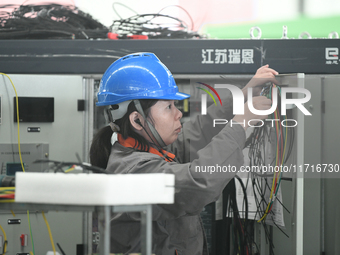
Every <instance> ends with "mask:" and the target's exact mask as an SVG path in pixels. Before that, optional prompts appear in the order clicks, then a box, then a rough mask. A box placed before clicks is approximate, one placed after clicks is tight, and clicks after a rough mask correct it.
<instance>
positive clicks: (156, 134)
mask: <svg viewBox="0 0 340 255" xmlns="http://www.w3.org/2000/svg"><path fill="white" fill-rule="evenodd" d="M133 103H134V104H135V107H136V109H137V111H138V112H139V113H140V114H141V115H142V116H143V118H144V119H145V121H146V123H147V124H148V127H149V129H150V131H151V133H152V135H153V137H154V138H155V139H156V141H157V143H158V144H159V145H160V146H161V147H162V148H163V147H166V144H165V143H164V141H163V139H162V137H161V136H160V135H159V133H158V132H157V130H156V128H155V127H154V126H153V125H152V123H151V122H150V121H149V120H148V119H147V118H146V116H145V113H144V111H143V108H142V106H141V104H140V101H139V100H133Z"/></svg>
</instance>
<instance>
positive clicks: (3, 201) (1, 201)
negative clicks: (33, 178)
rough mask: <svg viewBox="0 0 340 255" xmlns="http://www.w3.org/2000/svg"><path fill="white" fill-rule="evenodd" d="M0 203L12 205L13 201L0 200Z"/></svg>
mask: <svg viewBox="0 0 340 255" xmlns="http://www.w3.org/2000/svg"><path fill="white" fill-rule="evenodd" d="M0 203H14V199H6V200H5V199H4V200H0Z"/></svg>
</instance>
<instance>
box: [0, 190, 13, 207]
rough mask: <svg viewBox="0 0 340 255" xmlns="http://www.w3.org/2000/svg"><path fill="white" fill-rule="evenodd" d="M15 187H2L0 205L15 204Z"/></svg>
mask: <svg viewBox="0 0 340 255" xmlns="http://www.w3.org/2000/svg"><path fill="white" fill-rule="evenodd" d="M14 196H15V187H0V203H10V202H14Z"/></svg>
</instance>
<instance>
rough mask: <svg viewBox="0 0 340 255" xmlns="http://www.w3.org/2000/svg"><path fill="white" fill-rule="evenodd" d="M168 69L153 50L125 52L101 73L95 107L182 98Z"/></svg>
mask: <svg viewBox="0 0 340 255" xmlns="http://www.w3.org/2000/svg"><path fill="white" fill-rule="evenodd" d="M188 97H190V95H188V94H185V93H181V92H178V87H177V85H176V83H175V80H174V78H173V76H172V74H171V72H170V71H169V69H168V68H167V67H166V66H165V65H164V64H163V63H162V62H161V61H160V60H159V59H158V58H157V57H156V55H155V54H153V53H148V52H140V53H133V54H129V55H126V56H124V57H122V58H120V59H118V60H117V61H115V62H113V63H112V64H111V66H110V67H109V68H108V69H107V70H106V72H105V73H104V75H103V77H102V79H101V81H100V86H99V92H98V94H97V98H98V102H97V106H104V105H114V104H119V103H121V102H124V101H128V100H134V99H163V100H183V99H185V98H188Z"/></svg>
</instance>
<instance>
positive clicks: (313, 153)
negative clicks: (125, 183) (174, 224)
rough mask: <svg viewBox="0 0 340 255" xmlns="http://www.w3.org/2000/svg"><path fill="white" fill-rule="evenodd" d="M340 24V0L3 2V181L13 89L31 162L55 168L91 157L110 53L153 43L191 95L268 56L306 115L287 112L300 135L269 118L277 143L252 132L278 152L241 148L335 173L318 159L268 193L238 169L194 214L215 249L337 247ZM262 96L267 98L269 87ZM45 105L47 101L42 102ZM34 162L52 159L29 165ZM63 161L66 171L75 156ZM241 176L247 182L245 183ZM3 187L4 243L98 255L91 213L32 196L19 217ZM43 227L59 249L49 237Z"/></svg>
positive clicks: (32, 168) (149, 48)
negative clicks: (304, 96) (34, 201)
mask: <svg viewBox="0 0 340 255" xmlns="http://www.w3.org/2000/svg"><path fill="white" fill-rule="evenodd" d="M339 25H340V2H339V1H334V0H324V1H318V0H286V1H269V0H238V1H231V0H224V1H222V0H199V1H190V0H177V1H175V0H173V1H170V0H164V1H156V0H143V1H137V0H125V1H124V2H123V1H121V2H115V1H109V0H101V1H90V0H74V1H73V0H70V1H57V0H56V1H53V2H52V1H35V0H26V1H18V0H8V1H7V0H2V1H1V3H0V73H2V76H1V77H0V171H1V181H2V180H5V179H3V178H5V177H8V176H9V177H13V176H14V174H15V172H17V171H21V169H22V168H21V160H20V158H19V151H18V135H17V120H16V101H15V98H16V97H18V98H19V99H20V109H29V110H28V111H24V110H21V111H20V116H21V117H22V119H21V118H20V121H19V122H20V134H21V140H20V143H19V145H21V154H22V161H23V163H24V166H25V168H26V171H27V172H45V171H46V170H49V171H52V172H53V171H55V169H56V168H57V166H56V164H51V163H47V162H46V161H47V160H54V161H56V162H78V163H79V162H89V157H88V150H89V145H90V143H91V140H92V137H93V134H94V133H95V132H96V131H97V130H98V129H99V128H100V127H101V126H103V125H105V119H104V116H103V113H102V112H99V111H98V109H96V108H95V100H96V98H95V95H96V91H97V89H98V86H99V82H100V78H101V75H102V74H103V73H104V71H105V70H106V68H107V67H108V66H109V65H110V64H111V63H112V62H113V61H115V60H116V59H117V58H119V57H121V56H124V55H126V54H129V53H132V52H154V53H155V54H156V55H157V56H158V57H159V58H160V59H161V61H163V62H164V63H165V65H166V66H168V67H169V69H170V71H171V72H172V73H173V74H174V77H175V80H176V82H177V84H178V86H179V89H180V91H183V92H186V93H190V94H195V96H197V100H199V99H200V97H201V95H202V93H197V91H195V90H194V91H193V90H192V88H193V87H194V88H195V87H196V84H197V82H201V83H204V84H211V85H214V84H216V83H218V82H219V81H220V80H221V79H223V81H224V82H226V83H230V84H235V85H238V86H239V87H242V86H244V85H245V84H246V82H247V81H248V80H249V79H250V78H251V77H252V75H253V74H254V73H255V72H256V70H257V68H259V67H260V66H262V65H264V64H269V65H270V67H272V68H274V69H275V70H277V71H278V72H279V73H280V74H281V76H278V80H280V83H281V85H282V87H300V88H305V89H308V90H309V91H310V93H311V100H310V101H309V102H308V103H306V104H305V107H306V108H307V109H308V110H309V111H310V112H311V113H312V116H303V115H301V113H300V111H299V110H298V109H296V108H294V109H291V110H289V111H288V114H290V116H293V117H294V119H296V120H297V121H298V123H299V125H298V126H297V127H296V128H294V132H290V131H288V130H289V129H280V128H276V130H275V132H277V134H278V137H279V136H280V135H279V134H280V133H281V136H282V137H285V138H287V139H286V140H284V139H283V140H281V141H280V142H279V141H277V142H275V143H274V142H272V141H273V139H271V136H270V135H267V136H266V135H265V134H266V132H267V131H266V130H264V129H263V130H262V131H261V132H262V133H259V134H257V137H262V138H263V143H264V144H266V145H267V146H268V148H269V149H268V148H267V149H266V150H267V152H268V150H269V151H271V150H272V151H274V150H276V149H277V154H276V155H271V154H270V153H267V154H266V156H263V158H261V157H259V156H258V155H259V151H258V150H261V149H259V148H260V147H261V146H263V144H261V143H257V142H254V140H251V139H249V144H248V147H247V148H246V150H245V157H246V158H248V160H249V162H250V163H249V164H253V165H254V164H256V163H254V162H258V161H259V160H263V162H265V161H268V160H271V159H270V157H274V158H275V159H276V160H279V161H280V160H281V161H282V162H281V163H282V164H283V162H284V163H287V164H291V165H295V166H297V167H299V166H302V168H303V170H306V169H305V167H306V166H311V167H312V166H313V167H314V166H318V165H320V164H321V166H324V165H327V166H333V167H334V175H332V176H331V177H332V178H329V176H324V175H323V174H322V173H320V172H318V171H316V170H317V169H315V172H317V173H318V175H313V176H305V178H302V177H303V176H302V177H301V176H292V175H282V176H280V181H279V182H277V184H276V185H277V186H278V187H280V189H279V188H277V189H272V188H270V187H269V191H271V192H273V191H274V192H275V199H272V200H275V201H271V198H269V196H268V190H267V191H265V190H266V189H267V188H266V186H268V183H269V185H271V184H272V182H271V181H272V180H273V179H274V178H273V176H271V177H272V178H271V179H270V178H269V179H268V180H267V178H266V177H265V176H256V177H247V176H240V178H238V179H235V182H233V183H232V184H231V185H228V187H227V188H226V190H225V191H224V193H223V196H221V198H220V199H219V200H218V201H217V202H216V203H213V204H210V205H207V206H206V208H205V209H204V211H203V212H202V214H201V216H202V219H203V223H204V225H205V228H206V234H207V239H208V243H209V250H210V253H211V255H222V254H261V255H267V254H268V255H269V254H276V255H281V254H282V255H283V254H296V255H302V254H307V255H314V254H315V255H316V254H324V255H333V254H334V255H336V254H340V242H339V240H340V197H339V195H338V194H340V178H339V174H340V173H339V164H340V162H339V148H338V146H339V144H340V138H339V137H340V136H339V132H338V128H337V126H338V124H339V121H338V116H339V112H340V105H339V103H338V101H339V100H338V98H337V97H338V95H340V86H339V84H340V67H339V49H340V39H339V35H338V33H339V32H340V26H339ZM5 74H7V75H8V76H6V75H5ZM8 77H10V78H11V81H12V82H13V84H12V83H11V81H10V80H9V78H8ZM218 92H219V90H218ZM264 94H265V95H267V96H268V97H270V95H271V94H270V93H269V89H268V90H267V91H266V90H264ZM210 103H211V102H210ZM42 105H43V106H44V107H43V108H44V111H41V110H39V109H41V106H42ZM179 107H180V108H181V110H182V111H183V116H184V118H183V121H186V120H188V119H189V118H190V116H191V115H192V114H193V113H194V111H195V109H196V110H197V107H198V104H197V101H195V98H193V100H191V101H190V102H184V103H183V105H179ZM198 111H200V110H199V109H198ZM32 112H34V113H36V114H32ZM280 120H281V119H280ZM283 121H284V120H283ZM286 131H287V133H285V132H286ZM273 134H274V136H275V133H272V135H273ZM248 135H249V137H250V138H252V137H253V136H252V134H250V133H249V134H248ZM274 140H275V139H274ZM278 140H279V139H278ZM280 146H282V147H280ZM283 148H287V150H284V149H283ZM275 152H276V151H275ZM262 153H263V151H262ZM279 155H280V156H279ZM37 159H44V160H46V161H44V162H43V163H40V164H36V163H33V162H34V161H35V160H37ZM61 168H63V171H71V170H74V167H72V165H71V166H68V167H67V168H65V166H63V167H60V169H61ZM75 168H76V169H75V170H74V171H75V172H77V171H82V168H81V167H78V168H77V167H75ZM300 169H301V168H300ZM72 172H73V171H72ZM72 172H70V174H71V173H72ZM302 172H304V171H302ZM335 173H338V175H336V174H335ZM334 176H335V178H334ZM299 177H300V178H299ZM308 177H310V178H308ZM241 178H242V179H241ZM6 180H7V179H6ZM247 180H248V181H249V180H250V181H251V183H252V185H249V186H251V187H245V185H247V183H248V182H247ZM273 183H274V182H273ZM261 185H262V186H261ZM248 188H249V189H248ZM255 189H257V192H258V193H256V192H255ZM0 191H1V192H2V194H1V195H2V197H0V199H5V200H4V201H2V200H0V202H2V203H1V204H0V226H1V231H0V254H30V252H31V251H32V250H35V254H43V255H44V254H47V252H48V251H52V249H53V250H55V249H58V252H59V253H60V254H68V255H69V254H77V255H80V254H81V255H83V254H97V253H98V254H99V253H100V248H99V247H100V242H101V240H102V237H103V236H102V234H101V233H100V231H99V230H100V229H99V226H98V225H99V223H98V222H99V221H98V217H97V215H98V213H97V211H91V210H90V211H88V208H82V207H81V208H78V207H69V206H65V207H58V209H57V210H55V209H53V207H49V206H46V207H41V208H38V207H34V206H33V207H30V217H27V210H28V209H27V208H25V207H24V208H20V207H19V208H18V207H15V206H13V207H12V206H11V205H8V204H9V203H8V201H7V200H6V198H8V196H10V195H13V193H11V192H13V190H2V189H1V190H0ZM235 191H236V192H235ZM250 191H252V194H250ZM5 192H7V193H5ZM8 192H9V193H11V194H10V195H9V194H8ZM266 192H267V193H266ZM240 194H241V195H240ZM237 195H239V196H237ZM266 196H268V197H266ZM276 196H277V198H276ZM236 198H237V199H238V201H236ZM259 200H261V201H260V202H259ZM262 200H263V201H262ZM245 201H247V202H245ZM251 201H254V204H256V205H257V207H256V206H255V216H254V215H253V214H251V212H250V209H249V211H248V210H245V209H244V207H246V204H247V207H248V205H249V206H250V203H251ZM273 202H276V208H275V210H274V209H273V210H272V211H271V213H272V214H271V216H273V215H274V211H275V213H276V217H271V218H270V219H269V217H267V219H264V218H265V216H266V215H262V214H261V215H259V207H261V208H262V207H264V209H267V210H266V212H268V208H269V207H270V205H271V204H274V203H273ZM236 203H237V205H238V207H237V205H236ZM261 203H264V205H263V204H261ZM278 203H279V204H278ZM230 204H233V206H231V205H230ZM274 205H275V204H274ZM240 207H242V209H241V208H240ZM91 209H92V208H91ZM230 211H233V213H230ZM245 211H247V212H246V214H247V216H245ZM45 213H46V216H47V219H48V221H49V226H50V228H49V229H48V228H46V225H45V223H47V221H46V218H45ZM248 213H249V214H248ZM268 215H270V214H269V212H268ZM48 230H51V232H52V233H53V238H54V241H55V245H56V246H57V247H56V248H55V247H53V248H52V247H51V242H50V239H51V235H50V234H49V232H48ZM33 236H34V242H35V245H33V241H32V239H33ZM240 247H243V248H244V247H246V248H245V249H243V248H240ZM51 254H53V253H51Z"/></svg>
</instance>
